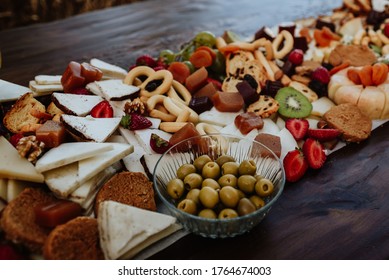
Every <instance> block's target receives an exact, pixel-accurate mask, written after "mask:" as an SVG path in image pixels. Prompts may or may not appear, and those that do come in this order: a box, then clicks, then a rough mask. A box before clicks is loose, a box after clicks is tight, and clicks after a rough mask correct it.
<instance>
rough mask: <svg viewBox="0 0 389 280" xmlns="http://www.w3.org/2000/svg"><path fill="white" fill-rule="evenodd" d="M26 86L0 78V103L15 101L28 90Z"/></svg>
mask: <svg viewBox="0 0 389 280" xmlns="http://www.w3.org/2000/svg"><path fill="white" fill-rule="evenodd" d="M30 91H31V90H30V89H29V88H28V87H24V86H20V85H17V84H14V83H11V82H7V81H4V80H1V79H0V103H1V102H8V101H15V100H17V99H18V98H19V97H20V96H22V95H23V94H25V93H27V92H30Z"/></svg>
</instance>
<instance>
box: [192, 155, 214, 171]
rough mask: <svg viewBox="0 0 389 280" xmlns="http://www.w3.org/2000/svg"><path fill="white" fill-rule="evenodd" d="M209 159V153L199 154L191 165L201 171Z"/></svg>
mask: <svg viewBox="0 0 389 280" xmlns="http://www.w3.org/2000/svg"><path fill="white" fill-rule="evenodd" d="M211 161H212V159H211V158H210V157H209V155H201V156H199V157H198V158H196V159H195V160H194V161H193V165H194V166H195V167H196V169H197V172H199V173H201V171H202V170H203V167H204V165H205V164H206V163H207V162H211Z"/></svg>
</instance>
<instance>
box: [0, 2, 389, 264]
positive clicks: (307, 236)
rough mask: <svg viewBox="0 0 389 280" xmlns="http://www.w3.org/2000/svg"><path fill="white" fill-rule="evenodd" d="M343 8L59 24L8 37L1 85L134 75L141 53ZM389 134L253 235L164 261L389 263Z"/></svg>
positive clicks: (286, 204)
mask: <svg viewBox="0 0 389 280" xmlns="http://www.w3.org/2000/svg"><path fill="white" fill-rule="evenodd" d="M340 5H341V1H340V0H331V1H311V0H295V1H281V0H261V1H252V0H242V1H231V0H229V1H226V0H213V1H206V0H199V1H195V0H166V1H152V0H149V1H145V2H141V3H135V4H131V5H128V6H121V7H117V8H113V9H109V10H104V11H98V12H92V13H89V14H85V15H80V16H76V17H73V18H70V19H66V20H61V21H57V22H52V23H47V24H38V25H34V26H29V27H24V28H16V29H11V30H6V31H2V32H0V50H1V52H2V55H3V67H2V68H1V69H0V78H1V79H5V80H8V81H11V82H15V83H19V84H22V85H28V81H29V80H31V79H33V78H34V76H35V75H37V74H62V72H63V71H64V69H65V67H66V65H67V64H68V62H69V61H71V60H75V61H79V62H82V61H88V60H89V59H90V58H92V57H97V58H100V59H103V60H105V61H108V62H111V63H114V64H117V65H120V66H122V67H125V68H127V67H129V65H131V64H132V63H134V59H135V58H136V57H137V56H138V55H140V54H151V55H157V54H158V52H159V51H160V50H162V49H165V48H170V49H173V50H177V48H178V46H179V45H180V44H182V43H184V42H185V41H186V40H188V39H190V38H191V37H192V36H193V35H194V34H195V33H196V32H198V31H202V30H210V31H212V32H214V33H215V34H218V35H219V34H221V33H222V32H223V31H224V30H226V29H230V30H233V31H235V32H237V33H238V34H241V35H243V36H250V35H252V34H254V32H255V31H256V30H258V29H259V28H260V27H262V26H263V25H267V26H272V25H274V24H277V23H280V22H285V21H291V20H294V19H297V18H301V17H308V16H317V15H318V14H323V13H327V12H330V11H331V9H332V8H335V7H338V6H340ZM386 129H388V125H387V124H386V125H384V126H382V127H380V128H378V129H376V130H375V131H374V132H373V134H372V136H371V137H370V139H369V140H367V141H366V142H364V143H361V144H353V145H349V146H347V147H346V148H344V149H342V150H340V151H337V152H336V153H334V154H332V155H331V156H330V157H329V158H328V162H327V163H326V164H325V166H324V167H323V168H322V169H321V170H319V171H317V172H309V173H308V174H307V175H306V176H305V177H304V179H303V180H302V181H300V182H298V183H295V184H289V185H287V186H286V188H285V191H284V194H283V195H282V196H281V198H280V200H279V202H278V203H277V204H276V205H275V206H274V207H273V209H272V211H271V212H270V214H269V216H268V217H267V218H266V219H265V220H264V221H263V222H262V223H261V224H260V225H259V226H257V227H256V228H255V229H253V230H252V231H251V232H249V233H247V234H245V235H243V236H239V237H236V238H233V239H223V240H213V239H204V238H201V237H198V236H194V235H188V236H186V237H184V238H183V239H181V240H179V241H178V242H176V243H175V244H173V245H172V246H170V247H168V248H167V249H165V250H163V251H162V252H160V253H158V254H156V255H154V256H153V258H156V259H388V258H389V219H388V218H389V214H388V213H389V203H388V201H389V179H388V175H387V172H388V171H389V163H388V159H389V140H388V137H387V136H388V133H387V131H386Z"/></svg>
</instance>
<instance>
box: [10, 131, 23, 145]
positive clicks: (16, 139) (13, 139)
mask: <svg viewBox="0 0 389 280" xmlns="http://www.w3.org/2000/svg"><path fill="white" fill-rule="evenodd" d="M21 138H23V134H21V133H16V134H13V135H12V136H11V137H10V138H9V142H10V143H11V144H12V145H13V146H14V147H16V145H17V144H18V142H19V140H20V139H21Z"/></svg>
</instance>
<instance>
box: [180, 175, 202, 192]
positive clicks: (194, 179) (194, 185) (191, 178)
mask: <svg viewBox="0 0 389 280" xmlns="http://www.w3.org/2000/svg"><path fill="white" fill-rule="evenodd" d="M202 182H203V177H201V175H200V174H197V173H190V174H188V175H186V176H185V179H184V186H185V189H187V190H188V191H189V190H191V189H199V188H200V187H201V183H202Z"/></svg>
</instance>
